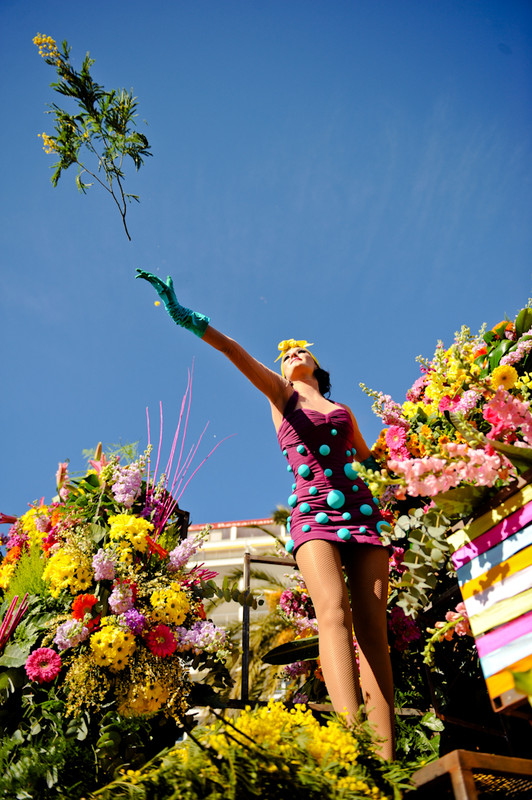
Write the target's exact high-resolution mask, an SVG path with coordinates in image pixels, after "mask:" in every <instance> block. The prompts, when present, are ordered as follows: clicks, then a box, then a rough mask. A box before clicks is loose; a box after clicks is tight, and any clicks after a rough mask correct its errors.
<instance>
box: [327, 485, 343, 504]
mask: <svg viewBox="0 0 532 800" xmlns="http://www.w3.org/2000/svg"><path fill="white" fill-rule="evenodd" d="M327 505H328V506H330V507H331V508H342V506H343V505H345V494H344V493H343V492H340V491H339V490H338V489H332V490H331V491H330V492H329V494H328V495H327Z"/></svg>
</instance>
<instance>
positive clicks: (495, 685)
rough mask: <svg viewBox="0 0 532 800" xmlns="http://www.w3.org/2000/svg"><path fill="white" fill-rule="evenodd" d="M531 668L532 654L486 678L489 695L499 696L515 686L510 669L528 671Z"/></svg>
mask: <svg viewBox="0 0 532 800" xmlns="http://www.w3.org/2000/svg"><path fill="white" fill-rule="evenodd" d="M529 669H532V655H530V656H526V658H522V659H521V661H516V662H515V664H511V665H510V666H509V667H506V668H505V669H503V670H501V671H500V672H497V673H496V674H495V675H492V676H491V677H490V678H486V686H487V687H488V694H489V696H490V697H498V696H499V695H500V694H502V693H503V692H507V691H508V690H509V689H513V688H514V679H513V677H512V675H511V672H510V670H512V672H526V671H527V670H529Z"/></svg>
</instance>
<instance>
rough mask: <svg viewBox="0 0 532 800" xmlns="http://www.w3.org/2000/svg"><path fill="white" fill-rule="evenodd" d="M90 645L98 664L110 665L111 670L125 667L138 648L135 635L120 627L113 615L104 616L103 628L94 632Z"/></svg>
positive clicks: (117, 670)
mask: <svg viewBox="0 0 532 800" xmlns="http://www.w3.org/2000/svg"><path fill="white" fill-rule="evenodd" d="M90 645H91V649H92V651H93V653H94V660H95V661H96V663H97V664H98V666H99V667H109V669H110V670H111V672H119V671H120V670H121V669H124V667H125V666H127V663H128V661H129V659H130V657H131V655H132V654H133V653H134V652H135V648H136V644H135V637H134V635H133V634H132V633H131V631H127V630H123V629H122V628H120V627H119V626H118V624H117V623H116V620H115V618H113V617H104V619H103V620H102V628H101V630H99V631H96V633H93V634H92V636H91V638H90Z"/></svg>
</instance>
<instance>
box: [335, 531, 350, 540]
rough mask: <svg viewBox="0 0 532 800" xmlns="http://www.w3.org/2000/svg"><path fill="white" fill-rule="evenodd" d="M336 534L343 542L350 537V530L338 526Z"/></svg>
mask: <svg viewBox="0 0 532 800" xmlns="http://www.w3.org/2000/svg"><path fill="white" fill-rule="evenodd" d="M337 535H338V536H339V537H340V539H343V540H344V542H347V541H348V539H350V538H351V531H350V530H348V529H347V528H340V530H339V531H338V532H337Z"/></svg>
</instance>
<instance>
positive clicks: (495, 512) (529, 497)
mask: <svg viewBox="0 0 532 800" xmlns="http://www.w3.org/2000/svg"><path fill="white" fill-rule="evenodd" d="M531 501H532V484H527V485H526V486H523V488H522V489H520V490H519V491H518V492H515V494H512V495H510V497H509V498H508V499H507V500H505V501H504V502H503V503H501V504H500V505H498V506H497V508H493V509H491V511H487V512H486V513H485V514H483V515H482V516H481V517H477V518H476V519H474V520H473V522H471V523H470V524H469V525H466V527H465V528H462V529H461V530H459V531H456V532H455V533H453V534H451V536H450V537H449V542H450V544H451V546H452V548H453V550H458V548H459V547H461V546H462V545H464V544H466V542H471V541H473V540H474V539H477V538H478V537H479V536H481V535H482V534H483V533H485V532H486V531H489V530H490V528H493V527H494V526H495V525H497V524H498V523H499V522H502V520H503V519H506V517H507V516H508V515H509V514H512V513H513V512H514V511H517V510H518V509H520V508H521V507H522V506H525V505H526V504H527V503H530V502H531Z"/></svg>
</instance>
